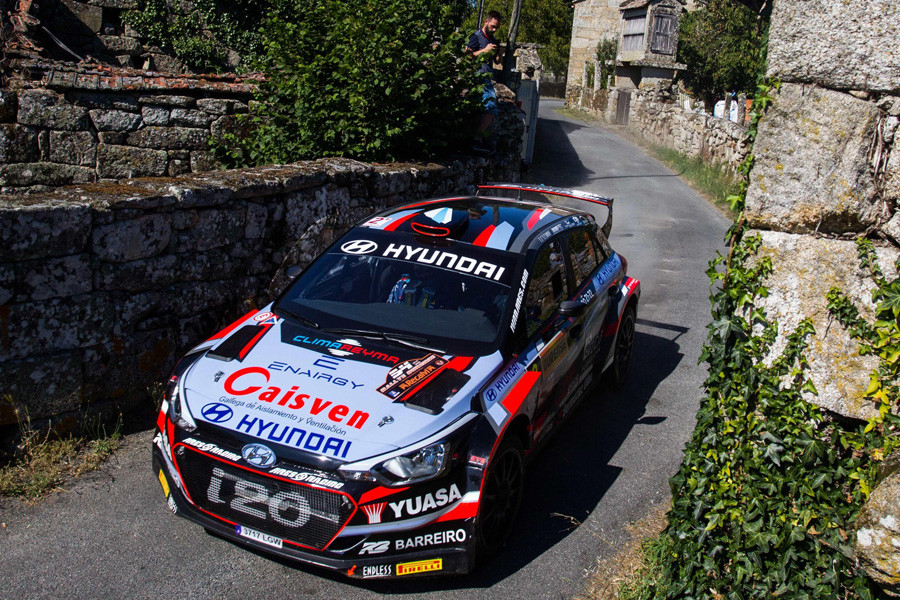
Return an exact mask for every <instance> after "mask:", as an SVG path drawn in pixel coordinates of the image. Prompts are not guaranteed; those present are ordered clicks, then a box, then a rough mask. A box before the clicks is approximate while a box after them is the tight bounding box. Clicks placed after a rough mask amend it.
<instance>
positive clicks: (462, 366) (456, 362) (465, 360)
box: [447, 356, 475, 373]
mask: <svg viewBox="0 0 900 600" xmlns="http://www.w3.org/2000/svg"><path fill="white" fill-rule="evenodd" d="M473 362H475V357H474V356H457V357H456V358H452V359H450V362H448V363H447V368H448V369H453V370H454V371H459V372H460V373H464V372H465V371H466V369H468V368H469V367H471V366H472V363H473Z"/></svg>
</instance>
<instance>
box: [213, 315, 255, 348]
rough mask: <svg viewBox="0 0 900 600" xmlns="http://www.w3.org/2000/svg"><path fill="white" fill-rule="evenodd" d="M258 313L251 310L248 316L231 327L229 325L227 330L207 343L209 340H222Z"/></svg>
mask: <svg viewBox="0 0 900 600" xmlns="http://www.w3.org/2000/svg"><path fill="white" fill-rule="evenodd" d="M258 312H259V311H258V310H251V311H250V312H248V313H247V314H246V315H244V316H243V317H241V318H240V319H238V320H237V321H235V322H234V323H232V324H231V325H229V326H228V327H226V328H225V329H223V330H222V331H220V332H219V333H217V334H216V335H214V336H212V337H211V338H209V339H208V340H206V341H207V342H208V341H209V340H218V339H222V338H223V337H225V336H226V335H228V334H229V333H231V332H232V331H234V330H235V329H237V328H238V327H239V326H240V324H241V323H243V322H244V321H246V320H247V319H249V318H250V317H252V316H253V315H255V314H256V313H258Z"/></svg>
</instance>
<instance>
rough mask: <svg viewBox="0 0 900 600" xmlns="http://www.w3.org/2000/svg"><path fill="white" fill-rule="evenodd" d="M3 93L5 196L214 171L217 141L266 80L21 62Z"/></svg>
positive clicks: (1, 185)
mask: <svg viewBox="0 0 900 600" xmlns="http://www.w3.org/2000/svg"><path fill="white" fill-rule="evenodd" d="M11 67H12V70H13V71H14V72H15V73H16V78H15V79H14V80H13V81H12V82H11V85H10V86H8V87H7V88H4V89H2V90H0V193H6V194H10V193H19V192H27V191H40V190H44V189H48V188H51V187H55V186H61V185H73V184H85V183H94V182H105V181H113V180H117V179H121V178H124V177H154V176H176V175H180V174H182V173H188V172H200V171H208V170H210V169H213V168H215V167H216V165H217V163H216V161H215V160H214V158H213V156H212V154H211V153H210V150H209V141H210V140H211V139H217V138H218V137H219V136H221V135H222V133H223V132H225V131H227V130H228V128H229V127H230V126H232V125H233V123H234V119H235V117H234V115H235V114H239V113H243V112H246V111H247V106H248V102H249V101H250V100H251V98H252V93H253V90H254V86H255V84H256V83H257V82H258V79H255V78H251V77H247V78H241V77H237V76H234V75H171V74H162V73H155V72H149V71H139V70H136V69H127V68H112V67H106V66H102V65H88V66H84V65H73V64H71V63H61V62H55V61H48V60H42V59H19V60H15V61H13V64H12V65H11Z"/></svg>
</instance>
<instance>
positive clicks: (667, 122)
mask: <svg viewBox="0 0 900 600" xmlns="http://www.w3.org/2000/svg"><path fill="white" fill-rule="evenodd" d="M629 92H630V95H626V94H625V93H622V92H621V91H620V90H618V89H615V88H612V89H593V90H591V89H588V90H583V89H582V88H580V87H571V86H570V87H569V89H568V93H567V97H566V104H567V106H570V107H577V108H580V109H582V110H585V111H587V112H589V113H591V114H592V115H595V116H597V117H600V118H601V119H603V120H604V121H605V122H607V123H616V114H617V112H616V111H617V109H618V107H619V103H620V102H626V101H627V102H628V103H629V106H628V124H627V125H628V129H629V130H630V131H631V132H632V133H634V134H635V135H637V136H639V137H641V138H642V139H644V140H646V141H647V142H650V143H651V144H658V145H660V146H665V147H667V148H671V149H673V150H677V151H678V152H681V153H682V154H686V155H687V156H693V157H700V158H703V159H704V160H706V161H709V162H712V163H717V164H720V165H722V166H724V167H726V168H727V169H729V170H731V171H733V172H736V171H737V169H738V167H740V165H741V163H742V162H744V159H745V158H746V157H747V153H748V152H749V151H750V141H749V139H748V138H747V127H746V125H739V124H738V123H735V122H733V121H729V120H728V119H720V118H718V117H714V116H712V115H710V114H707V113H704V112H695V111H692V110H686V109H685V108H684V107H682V106H681V105H680V104H678V102H677V101H676V98H677V95H676V94H674V93H673V91H672V89H671V88H670V87H669V86H663V87H657V88H654V89H645V90H629ZM626 98H627V100H626Z"/></svg>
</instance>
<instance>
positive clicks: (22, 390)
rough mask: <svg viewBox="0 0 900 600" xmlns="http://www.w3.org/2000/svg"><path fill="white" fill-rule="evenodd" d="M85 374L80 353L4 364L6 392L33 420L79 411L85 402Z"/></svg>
mask: <svg viewBox="0 0 900 600" xmlns="http://www.w3.org/2000/svg"><path fill="white" fill-rule="evenodd" d="M82 373H83V371H82V368H81V359H80V353H79V352H78V351H77V350H70V351H67V352H59V353H56V354H48V355H44V356H38V357H34V358H28V359H25V360H15V361H7V362H0V381H3V387H4V393H5V394H9V395H10V397H11V398H12V400H13V402H15V403H16V405H17V406H18V407H20V408H21V409H24V410H27V412H28V416H29V417H30V418H31V419H32V420H39V419H44V418H47V417H50V416H53V415H58V414H61V413H66V412H69V411H72V410H74V409H76V408H78V407H79V406H80V405H81V399H82V395H81V388H82V384H83V377H82ZM0 424H3V425H8V424H12V423H0Z"/></svg>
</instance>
